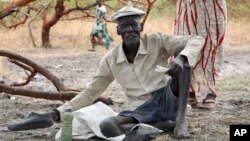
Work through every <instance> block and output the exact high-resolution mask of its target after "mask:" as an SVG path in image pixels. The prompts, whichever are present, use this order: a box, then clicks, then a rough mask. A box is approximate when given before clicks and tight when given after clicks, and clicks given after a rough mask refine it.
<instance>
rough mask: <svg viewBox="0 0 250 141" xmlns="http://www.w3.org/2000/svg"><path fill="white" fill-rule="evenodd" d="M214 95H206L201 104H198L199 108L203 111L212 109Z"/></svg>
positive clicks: (214, 103)
mask: <svg viewBox="0 0 250 141" xmlns="http://www.w3.org/2000/svg"><path fill="white" fill-rule="evenodd" d="M215 99H216V95H214V94H211V93H209V94H207V96H206V98H205V99H203V100H202V102H201V103H200V104H199V106H198V107H199V108H203V109H212V108H214V107H215V105H216V100H215Z"/></svg>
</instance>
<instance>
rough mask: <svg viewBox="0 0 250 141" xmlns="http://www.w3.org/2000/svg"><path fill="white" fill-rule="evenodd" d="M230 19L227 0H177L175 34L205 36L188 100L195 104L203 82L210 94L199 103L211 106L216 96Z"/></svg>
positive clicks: (205, 106)
mask: <svg viewBox="0 0 250 141" xmlns="http://www.w3.org/2000/svg"><path fill="white" fill-rule="evenodd" d="M226 21H227V7H226V0H216V1H214V0H206V1H202V0H178V1H177V5H176V19H175V34H176V35H200V36H202V37H203V38H204V39H205V44H204V46H203V49H202V50H201V57H200V58H201V60H200V61H198V63H197V64H196V65H195V66H194V67H193V75H192V86H191V93H190V96H189V97H190V99H189V102H190V103H191V104H194V105H196V104H197V102H198V101H197V99H196V94H197V93H200V90H201V86H202V85H204V86H205V87H206V88H207V89H205V90H207V93H206V94H207V95H206V97H205V99H203V101H202V102H201V104H200V105H199V106H201V107H203V108H212V107H214V106H215V102H216V101H215V100H216V95H217V92H216V87H215V84H216V76H217V74H218V72H219V71H220V69H221V64H222V58H223V40H224V36H225V28H226Z"/></svg>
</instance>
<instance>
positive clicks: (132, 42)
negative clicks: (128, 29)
mask: <svg viewBox="0 0 250 141" xmlns="http://www.w3.org/2000/svg"><path fill="white" fill-rule="evenodd" d="M123 42H124V44H125V45H126V46H127V47H130V46H137V45H138V44H139V43H140V39H136V37H135V38H133V39H129V38H126V39H124V40H123Z"/></svg>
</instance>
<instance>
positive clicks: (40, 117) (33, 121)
mask: <svg viewBox="0 0 250 141" xmlns="http://www.w3.org/2000/svg"><path fill="white" fill-rule="evenodd" d="M53 122H54V121H53V118H52V115H51V114H38V113H34V112H32V113H30V114H29V116H28V117H27V119H24V120H23V121H21V122H20V123H16V124H12V125H8V127H7V128H8V129H9V130H10V131H22V130H31V129H38V128H47V127H50V126H52V125H53Z"/></svg>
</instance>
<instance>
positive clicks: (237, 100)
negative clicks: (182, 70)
mask: <svg viewBox="0 0 250 141" xmlns="http://www.w3.org/2000/svg"><path fill="white" fill-rule="evenodd" d="M15 52H16V53H19V54H20V55H23V56H25V57H27V58H30V59H32V60H33V61H35V62H36V63H38V64H40V65H42V66H44V67H45V68H47V69H48V70H50V71H51V72H52V73H54V74H55V75H56V76H58V77H59V78H60V79H62V80H63V82H64V83H65V85H66V86H68V87H69V88H74V89H79V90H82V89H84V86H85V84H86V83H88V82H90V80H91V77H92V76H93V75H94V73H95V70H96V67H97V63H98V61H99V60H100V58H101V57H102V56H103V55H104V53H105V52H106V51H105V50H104V49H102V48H98V51H96V52H87V51H86V50H83V49H80V48H73V49H59V48H54V49H39V48H28V49H20V50H16V51H15ZM249 57H250V46H237V47H236V46H233V47H228V46H227V47H226V48H225V59H224V60H225V61H224V64H223V69H222V71H221V73H220V75H219V80H218V91H219V94H218V104H217V106H216V107H215V108H214V109H213V110H204V109H191V110H190V111H189V112H188V113H187V123H188V130H189V131H190V133H191V135H192V138H191V139H186V140H190V141H191V140H195V141H224V140H229V125H232V124H250V88H249V83H250V60H249ZM2 61H3V64H4V68H5V69H6V72H5V73H4V74H1V75H0V80H4V81H5V82H6V83H11V82H15V81H16V82H22V81H23V80H25V78H26V75H25V73H24V71H23V70H22V69H19V68H17V67H16V66H15V65H12V64H10V63H7V61H6V60H2ZM26 88H29V89H36V90H43V91H56V89H55V88H54V86H53V85H52V84H51V83H50V82H49V81H48V80H46V79H45V78H44V77H42V76H40V75H37V76H36V77H35V79H34V80H33V81H32V83H31V84H29V85H28V86H26ZM122 94H123V92H122V90H121V88H120V86H119V85H118V84H117V83H116V82H114V83H112V84H111V85H110V87H109V88H108V89H107V90H106V91H105V93H104V95H106V96H110V97H111V98H112V99H113V100H114V101H115V105H114V106H113V108H114V109H115V110H116V111H117V112H119V111H121V110H123V109H126V107H128V105H129V104H128V103H127V101H126V100H125V97H124V96H123V95H122ZM200 98H202V97H200ZM62 103H63V102H62V101H50V100H43V99H34V98H28V97H22V96H11V97H8V96H6V94H3V93H0V113H1V114H0V141H44V140H47V141H52V140H54V135H55V133H56V132H57V131H58V130H59V128H60V126H61V125H60V123H59V124H55V125H54V126H53V127H51V128H47V129H39V130H30V131H19V132H9V131H6V130H5V128H6V126H7V125H8V124H9V123H13V122H16V121H19V120H21V119H23V118H24V117H25V116H27V115H28V113H30V112H33V111H35V112H39V113H43V112H46V111H49V110H51V109H52V108H55V107H57V106H59V105H61V104H62ZM155 140H159V141H161V140H164V141H165V140H177V139H176V138H175V137H174V135H173V134H172V133H163V134H161V135H160V136H159V137H157V139H155Z"/></svg>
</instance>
